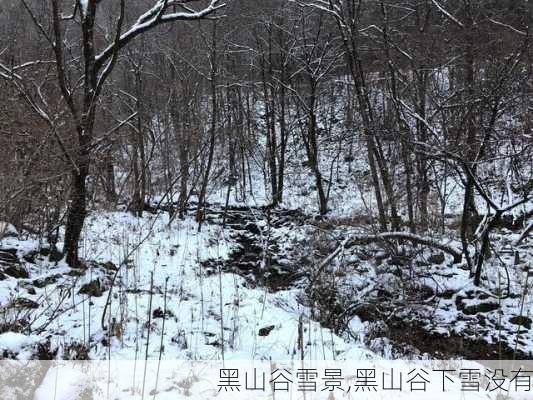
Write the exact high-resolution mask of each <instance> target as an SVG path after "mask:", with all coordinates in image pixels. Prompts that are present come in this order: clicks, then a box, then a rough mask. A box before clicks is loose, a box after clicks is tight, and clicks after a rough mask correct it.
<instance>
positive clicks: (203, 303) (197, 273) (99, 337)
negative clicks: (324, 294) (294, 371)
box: [0, 212, 371, 360]
mask: <svg viewBox="0 0 533 400" xmlns="http://www.w3.org/2000/svg"><path fill="white" fill-rule="evenodd" d="M167 222H168V215H167V214H160V215H158V216H154V215H146V216H145V217H144V218H140V219H139V218H135V217H133V216H131V215H129V214H126V213H120V212H114V213H104V212H100V213H94V214H92V215H91V217H90V218H89V220H88V222H87V224H86V228H85V233H84V239H83V247H82V257H84V258H85V259H86V260H91V262H88V264H87V269H85V270H83V271H78V270H75V269H72V270H71V269H70V268H69V267H68V266H66V265H65V264H64V263H63V262H62V261H60V262H52V261H49V260H48V257H46V256H43V255H40V254H38V253H36V252H37V250H38V247H39V244H38V243H37V242H34V241H20V240H17V239H15V238H8V239H4V240H3V241H2V244H1V247H2V248H3V249H18V251H17V253H18V256H19V257H24V256H25V259H26V261H25V262H24V265H23V266H21V268H24V269H25V270H26V271H27V272H28V275H27V277H25V278H18V279H15V278H12V277H8V278H6V279H4V280H2V281H0V304H1V305H2V310H3V311H2V315H1V316H0V318H1V323H2V330H3V331H4V332H5V333H3V334H0V347H1V348H0V351H2V353H3V355H4V357H17V358H32V357H33V358H35V357H42V356H43V353H47V354H49V355H50V356H59V357H64V358H87V357H88V358H91V359H107V358H111V359H144V358H145V355H146V354H148V358H150V359H157V358H158V357H160V355H161V357H162V358H163V359H203V360H212V359H222V358H223V357H224V358H225V359H265V358H272V359H292V358H300V357H301V352H302V349H300V348H299V341H300V339H299V331H300V335H301V334H303V336H304V338H305V339H304V340H303V342H304V343H305V345H304V349H303V353H304V357H305V358H306V359H350V360H354V359H360V358H366V357H368V356H371V354H370V352H368V351H367V350H365V349H363V348H362V347H360V346H361V345H360V344H357V343H353V342H351V343H348V342H346V341H345V340H343V339H342V338H340V337H338V336H337V335H335V334H333V333H332V332H331V331H330V330H329V329H326V328H323V327H321V326H320V325H319V324H318V323H316V322H314V321H311V320H310V319H309V310H308V309H307V308H306V307H304V306H302V305H301V304H299V302H298V301H297V299H298V293H299V290H298V289H296V288H292V289H288V290H281V291H277V292H274V293H272V292H269V291H267V290H266V289H265V288H264V287H261V286H256V287H250V285H248V284H247V282H246V281H245V279H244V278H243V277H241V276H239V275H236V274H234V273H227V272H221V271H212V270H207V269H205V268H203V267H202V262H204V261H207V260H217V259H218V260H224V259H226V258H227V257H228V254H229V253H230V251H231V250H232V249H233V248H234V246H235V242H234V240H233V239H232V238H231V237H229V236H227V234H225V230H224V229H223V227H222V226H220V225H218V224H204V225H203V226H202V229H201V231H200V232H198V226H197V224H196V223H195V222H194V221H193V220H192V219H191V218H188V219H186V220H184V221H180V220H176V221H174V222H173V223H172V225H171V226H170V227H169V226H168V223H167ZM152 276H153V283H152ZM113 280H114V284H113V287H112V292H111V294H110V287H111V282H112V281H113ZM106 303H108V304H109V306H108V307H107V310H106V313H105V315H104V310H105V309H106V307H105V305H106ZM103 327H105V328H106V329H103ZM108 327H111V329H107V328H108ZM10 330H17V331H19V332H20V333H12V332H9V331H10ZM108 343H111V346H107V344H108ZM146 352H147V353H146Z"/></svg>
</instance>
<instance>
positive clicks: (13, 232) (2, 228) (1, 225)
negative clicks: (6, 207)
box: [0, 221, 19, 239]
mask: <svg viewBox="0 0 533 400" xmlns="http://www.w3.org/2000/svg"><path fill="white" fill-rule="evenodd" d="M18 235H19V233H18V231H17V229H16V228H15V227H14V226H13V225H11V224H10V223H8V222H4V221H0V239H3V238H6V237H18Z"/></svg>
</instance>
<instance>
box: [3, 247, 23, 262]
mask: <svg viewBox="0 0 533 400" xmlns="http://www.w3.org/2000/svg"><path fill="white" fill-rule="evenodd" d="M18 262H19V259H18V257H17V249H2V250H0V263H7V264H10V263H18Z"/></svg>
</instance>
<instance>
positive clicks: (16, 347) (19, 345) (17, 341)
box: [0, 332, 41, 359]
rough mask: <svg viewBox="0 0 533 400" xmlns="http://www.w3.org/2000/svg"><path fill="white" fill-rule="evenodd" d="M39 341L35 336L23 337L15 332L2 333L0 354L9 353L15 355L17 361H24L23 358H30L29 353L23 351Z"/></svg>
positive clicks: (0, 335) (0, 336)
mask: <svg viewBox="0 0 533 400" xmlns="http://www.w3.org/2000/svg"><path fill="white" fill-rule="evenodd" d="M40 340H41V339H40V338H39V337H38V336H35V335H30V336H27V335H23V334H22V333H16V332H4V333H2V334H0V354H1V353H2V352H9V353H11V354H17V355H18V358H19V359H24V358H25V356H31V352H30V353H24V351H25V350H26V349H27V348H28V347H31V346H33V345H35V344H36V343H38V342H39V341H40Z"/></svg>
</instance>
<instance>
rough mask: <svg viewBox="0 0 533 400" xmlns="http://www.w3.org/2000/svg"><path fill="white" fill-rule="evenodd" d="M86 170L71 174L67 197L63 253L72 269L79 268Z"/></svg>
mask: <svg viewBox="0 0 533 400" xmlns="http://www.w3.org/2000/svg"><path fill="white" fill-rule="evenodd" d="M86 178H87V170H86V168H83V169H81V170H80V171H79V172H78V171H73V172H72V178H71V179H72V183H71V191H70V195H69V206H68V212H67V223H66V230H65V243H64V246H63V253H64V254H65V256H66V262H67V264H68V265H70V266H71V267H72V268H77V267H79V266H80V262H79V255H78V244H79V241H80V237H81V231H82V229H83V223H84V221H85V217H86V216H87V209H86V192H87V190H86V184H85V180H86Z"/></svg>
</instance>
